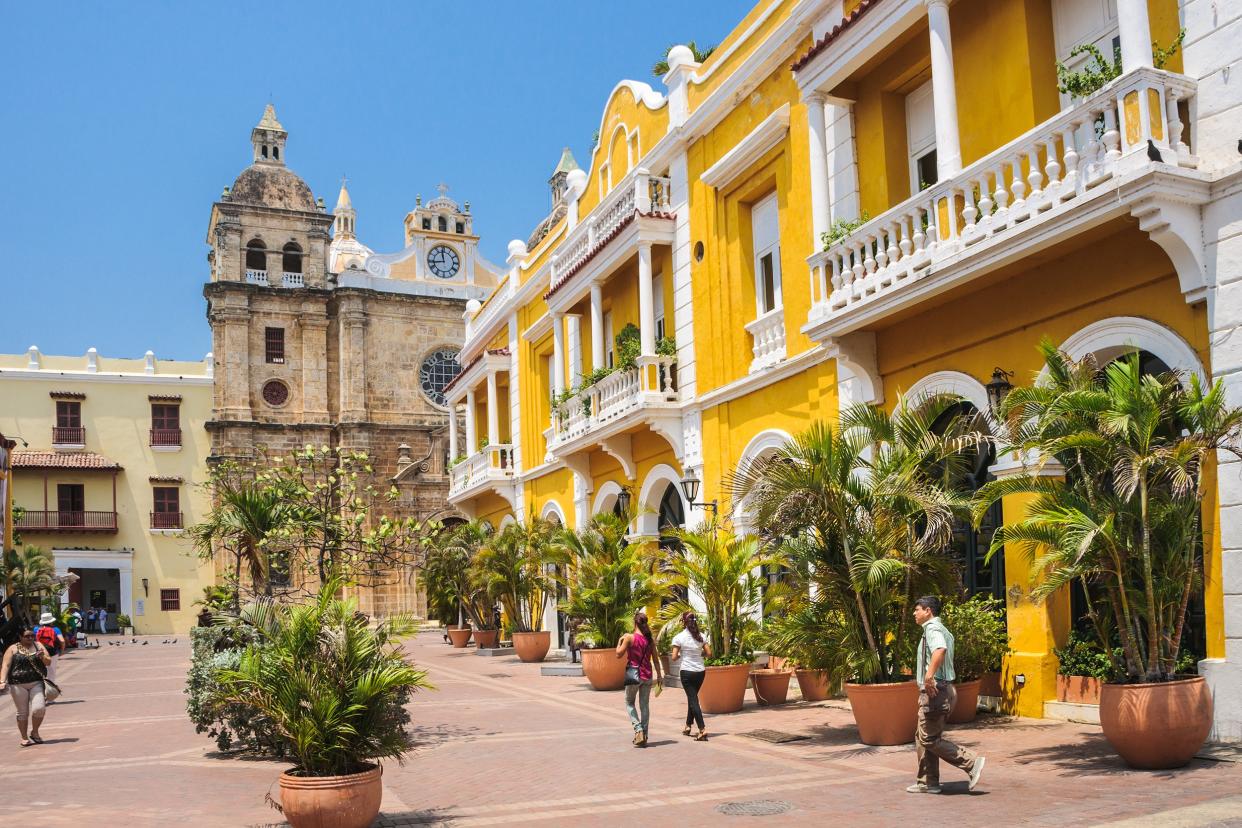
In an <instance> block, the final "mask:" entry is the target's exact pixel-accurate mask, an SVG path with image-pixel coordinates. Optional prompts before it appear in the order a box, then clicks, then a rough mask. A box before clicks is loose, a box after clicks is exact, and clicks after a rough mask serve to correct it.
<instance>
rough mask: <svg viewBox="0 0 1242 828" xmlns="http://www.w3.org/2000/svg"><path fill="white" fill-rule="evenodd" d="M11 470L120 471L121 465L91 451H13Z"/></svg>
mask: <svg viewBox="0 0 1242 828" xmlns="http://www.w3.org/2000/svg"><path fill="white" fill-rule="evenodd" d="M13 468H15V469H79V470H88V469H100V470H103V471H120V470H121V465H120V464H119V463H115V462H113V461H112V460H109V459H108V458H107V457H104V456H103V455H102V454H95V453H94V452H91V451H15V452H13Z"/></svg>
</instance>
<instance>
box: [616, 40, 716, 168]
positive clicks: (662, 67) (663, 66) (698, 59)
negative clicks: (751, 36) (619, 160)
mask: <svg viewBox="0 0 1242 828" xmlns="http://www.w3.org/2000/svg"><path fill="white" fill-rule="evenodd" d="M676 45H677V44H676V43H674V44H672V45H671V46H669V47H668V48H667V49H665V50H664V58H663V59H661V60H657V61H656V62H655V65H654V66H652V67H651V74H653V75H655V76H656V77H657V78H662V77H664V76H665V75H667V74H668V53H669V52H671V51H673V46H676ZM686 47H687V48H688V49H690V52H691V53H692V54H693V55H694V62H695V63H702V62H703V61H705V60H707V59H708V58H709V57H711V54H712V52H714V51H716V47H715V46H707V47H705V48H703V49H700V48H699V47H698V45H696V44H695V42H694V41H693V40H691V41H690V42H689V43H687V44H686ZM595 143H597V144H598V143H599V135H598V133H597V134H596V136H595Z"/></svg>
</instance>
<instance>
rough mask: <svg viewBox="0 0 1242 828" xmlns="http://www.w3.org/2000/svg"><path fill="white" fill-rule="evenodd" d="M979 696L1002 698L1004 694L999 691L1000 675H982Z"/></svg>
mask: <svg viewBox="0 0 1242 828" xmlns="http://www.w3.org/2000/svg"><path fill="white" fill-rule="evenodd" d="M980 682H981V683H980V685H979V695H980V696H1003V695H1005V692H1004V691H1003V690H1001V674H1000V673H984V674H983V678H981V679H980Z"/></svg>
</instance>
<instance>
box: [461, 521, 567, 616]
mask: <svg viewBox="0 0 1242 828" xmlns="http://www.w3.org/2000/svg"><path fill="white" fill-rule="evenodd" d="M559 532H560V526H559V525H558V524H555V523H553V522H551V521H548V520H544V519H543V518H539V517H535V516H534V515H531V516H530V517H529V518H528V519H527V521H526V523H516V522H515V523H510V524H509V525H508V526H506V527H505V528H504V529H502V530H501V531H499V532H497V533H496V534H494V535H492V537H491V538H490V539H489V540H488V541H487V543H485V544H484V545H483V547H482V548H481V549H480V550H479V554H478V557H477V558H476V560H475V571H476V573H477V575H478V577H479V578H480V582H481V583H482V584H483V585H484V586H485V588H486V591H487V596H488V598H489V599H490V600H492V601H499V602H500V605H501V607H502V608H503V609H504V612H505V615H507V616H508V617H509V620H510V621H511V622H512V623H513V631H514V632H533V631H535V630H539V629H542V627H543V614H544V611H545V610H546V609H547V604H548V600H549V599H550V598H551V597H552V596H553V595H554V594H555V590H556V578H555V576H554V574H553V573H552V571H551V569H552V567H553V566H555V565H556V564H558V563H562V562H563V558H564V556H563V554H562V553H561V551H560V550H559V548H558V546H557V544H556V543H555V541H556V537H557V534H558V533H559Z"/></svg>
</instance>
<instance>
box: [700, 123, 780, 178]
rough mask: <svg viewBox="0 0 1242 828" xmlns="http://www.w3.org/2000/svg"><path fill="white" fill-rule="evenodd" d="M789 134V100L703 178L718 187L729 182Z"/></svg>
mask: <svg viewBox="0 0 1242 828" xmlns="http://www.w3.org/2000/svg"><path fill="white" fill-rule="evenodd" d="M788 134H789V104H788V103H785V104H782V105H781V107H780V108H779V109H777V110H776V111H775V112H773V113H772V114H771V115H769V116H768V117H766V118H764V119H763V121H762V122H761V123H760V124H759V126H757V127H755V128H754V129H753V130H751V131H750V134H749V135H747V136H746V137H745V138H743V139H742V140H741V141H738V142H737V144H736V145H735V146H734V147H733V149H731V150H729V151H728V152H726V153H725V154H724V155H722V156H721V157H720V159H719V160H718V161H717V162H716V163H715V164H712V165H711V166H710V167H708V168H707V169H706V170H704V171H703V173H702V175H700V176H699V180H700V181H702V182H703V183H704V184H706V185H707V186H709V187H716V188H717V189H719V188H720V187H723V186H725V185H726V184H729V183H730V182H732V181H734V180H735V179H737V178H738V176H740V175H742V173H744V172H746V171H747V170H748V169H750V167H751V166H752V165H753V164H754V163H755V162H756V161H758V160H759V159H760V158H762V157H763V156H764V155H765V154H766V153H767V152H768V151H769V150H771V149H772V148H773V147H775V146H776V145H777V144H779V143H780V142H781V141H782V140H784V138H785V136H786V135H788Z"/></svg>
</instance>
